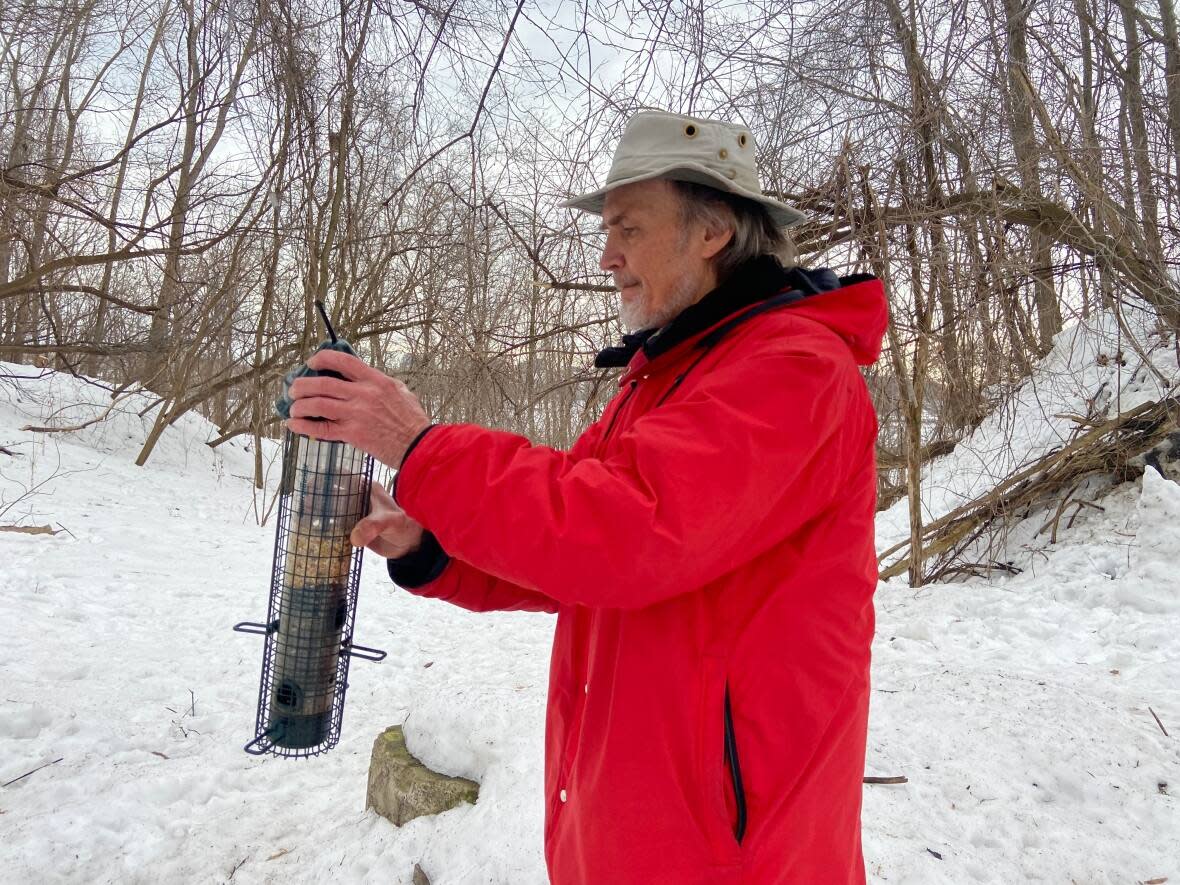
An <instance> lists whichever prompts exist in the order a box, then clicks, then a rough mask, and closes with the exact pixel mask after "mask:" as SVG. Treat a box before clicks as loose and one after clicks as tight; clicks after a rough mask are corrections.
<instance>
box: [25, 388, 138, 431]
mask: <svg viewBox="0 0 1180 885" xmlns="http://www.w3.org/2000/svg"><path fill="white" fill-rule="evenodd" d="M133 395H134V394H128V396H133ZM127 398H128V397H123V399H127ZM123 399H116V400H111V404H110V405H109V406H107V407H106V408H105V409H103V412H102V414H101V415H99V416H98V417H97V418H91V419H90V420H89V421H83V422H82V423H81V424H75V425H72V426H70V427H38V426H37V425H34V424H26V425H25V426H24V427H22V428H21V430H25V431H28V432H29V433H74V432H75V431H78V430H85V429H86V428H87V427H90V426H92V425H94V424H98V423H100V422H102V421H105V420H106V419H107V417H108V416H109V415H110V414H111V412H113V411H114V410H115V406H117V405H119V404H120V403H122V402H123Z"/></svg>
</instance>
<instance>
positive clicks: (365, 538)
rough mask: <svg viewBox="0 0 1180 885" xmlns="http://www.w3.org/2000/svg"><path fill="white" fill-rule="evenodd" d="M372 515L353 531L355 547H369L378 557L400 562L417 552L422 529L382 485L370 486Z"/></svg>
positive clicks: (352, 537)
mask: <svg viewBox="0 0 1180 885" xmlns="http://www.w3.org/2000/svg"><path fill="white" fill-rule="evenodd" d="M370 491H371V496H370V499H369V515H368V516H366V517H365V518H364V519H362V520H361V521H360V522H358V523H357V524H356V527H355V528H353V530H352V536H351V540H352V544H353V546H354V547H368V548H369V549H370V550H372V551H373V552H374V553H376V554H377V555H378V556H384V557H385V558H386V559H397V558H398V557H399V556H405V555H406V554H407V553H412V552H413V551H415V550H417V549H418V546H419V545H420V544H421V543H422V526H420V525H419V524H418V523H416V522H414V520H412V519H410V517H408V516H406V513H405V511H404V510H402V509H401V508H400V507H398V506H397V502H396V501H394V500H393V496H392V495H390V494H389V492H387V491H386V490H385V487H384V486H383V485H381V484H380V483H376V482H375V483H373V484H372V485H371V486H370Z"/></svg>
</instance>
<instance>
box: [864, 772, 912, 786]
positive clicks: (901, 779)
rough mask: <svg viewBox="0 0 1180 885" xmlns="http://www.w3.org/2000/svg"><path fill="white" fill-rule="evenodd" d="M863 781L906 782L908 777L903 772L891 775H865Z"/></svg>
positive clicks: (867, 782) (908, 780)
mask: <svg viewBox="0 0 1180 885" xmlns="http://www.w3.org/2000/svg"><path fill="white" fill-rule="evenodd" d="M864 782H865V783H866V784H908V783H909V782H910V779H909V778H908V777H906V776H905V775H904V774H898V775H894V776H893V777H866V778H865V780H864Z"/></svg>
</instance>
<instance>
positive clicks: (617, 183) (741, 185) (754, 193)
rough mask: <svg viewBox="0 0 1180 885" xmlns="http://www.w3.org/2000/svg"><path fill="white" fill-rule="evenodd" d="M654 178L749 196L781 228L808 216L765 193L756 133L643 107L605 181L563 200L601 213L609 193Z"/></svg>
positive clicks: (567, 203)
mask: <svg viewBox="0 0 1180 885" xmlns="http://www.w3.org/2000/svg"><path fill="white" fill-rule="evenodd" d="M652 178H667V179H671V180H672V181H692V182H696V183H697V184H704V185H708V186H709V187H714V188H717V190H719V191H725V192H726V193H730V194H735V195H736V196H739V197H745V198H746V199H747V200H751V201H753V202H755V203H758V204H759V205H761V206H764V207H765V208H766V210H767V212H769V213H770V217H771V219H773V220H774V222H775V223H776V224H778V225H779V226H780V227H790V226H791V225H793V224H798V223H799V222H801V221H803V220H804V219H805V218H806V217H807V216H806V215H804V214H803V213H802V212H800V211H799V210H798V209H794V208H792V207H790V206H788V205H787V204H786V203H780V202H779V201H778V200H775V199H771V198H770V197H767V196H764V195H763V193H762V185H761V184H760V183H759V182H758V170H757V169H756V168H755V166H754V136H752V135H751V134H750V130H748V129H747V128H746V127H744V126H736V125H734V124H732V123H725V122H722V121H721V120H703V119H700V118H698V117H685V116H681V115H680V114H669V113H666V112H664V111H641V112H640V113H638V114H636V115H635V116H634V117H632V118H631V119H630V120H628V121H627V127H626V129H624V130H623V137H622V139H621V140H620V141H619V146H618V147H617V148H616V149H615V158H614V161H613V162H612V163H611V167H610V172H609V173H608V174H607V176H606V184H605V185H604V186H603V187H600V188H599V189H598V190H593V191H590V192H589V193H586V194H582V195H580V196H577V197H573V198H572V199H570V200H567V201H566V202H564V203H562V204H561V205H563V206H566V207H569V208H571V209H581V210H583V211H585V212H592V213H594V214H595V215H601V214H602V204H603V201H604V200H605V199H606V195H607V193H608V192H610V191H612V190H614V189H615V188H617V187H622V186H623V185H625V184H631V183H633V182H636V181H647V180H648V179H652Z"/></svg>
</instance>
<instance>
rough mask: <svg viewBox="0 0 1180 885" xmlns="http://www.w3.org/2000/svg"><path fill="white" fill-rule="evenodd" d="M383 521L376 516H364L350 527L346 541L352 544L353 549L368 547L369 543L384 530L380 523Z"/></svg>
mask: <svg viewBox="0 0 1180 885" xmlns="http://www.w3.org/2000/svg"><path fill="white" fill-rule="evenodd" d="M385 521H386V520H383V519H381V518H380V517H377V516H366V517H365V518H364V519H362V520H361V521H360V522H358V523H357V524H356V525H355V526H353V527H352V532H351V534H349V536H348V540H349V541H351V542H352V546H353V547H368V546H369V544H370V542H372V540H373V539H374V538H376V537H377V536H378V535H379V534H381V530H382V529H383V528H384V526H383V525H382V523H383V522H385Z"/></svg>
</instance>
